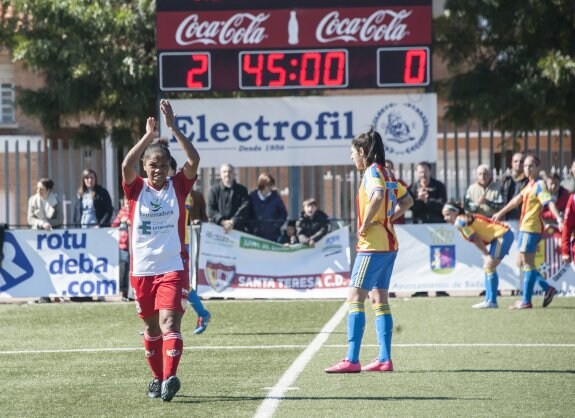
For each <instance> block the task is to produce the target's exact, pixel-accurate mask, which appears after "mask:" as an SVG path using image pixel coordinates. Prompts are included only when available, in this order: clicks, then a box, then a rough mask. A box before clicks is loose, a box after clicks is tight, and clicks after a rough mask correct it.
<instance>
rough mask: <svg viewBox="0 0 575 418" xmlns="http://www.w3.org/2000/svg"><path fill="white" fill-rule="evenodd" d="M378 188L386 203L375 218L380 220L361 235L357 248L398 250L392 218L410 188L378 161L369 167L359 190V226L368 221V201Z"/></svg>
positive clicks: (365, 249)
mask: <svg viewBox="0 0 575 418" xmlns="http://www.w3.org/2000/svg"><path fill="white" fill-rule="evenodd" d="M376 190H380V191H382V192H383V196H384V198H383V203H382V205H381V206H380V207H379V209H378V210H377V213H376V214H375V216H374V218H373V219H372V220H371V221H372V222H375V223H376V224H375V225H372V226H371V227H370V228H368V229H367V231H366V233H365V235H364V236H361V237H359V239H358V241H357V247H356V248H357V251H361V252H391V251H397V250H398V243H397V236H396V235H395V230H394V229H393V224H392V223H391V218H392V217H393V214H394V212H395V206H396V205H397V202H399V201H400V200H401V199H403V198H404V197H405V196H406V194H407V190H406V188H405V187H404V186H403V185H402V184H401V183H400V182H399V181H397V180H396V178H395V176H394V175H393V172H392V171H391V170H388V169H386V168H384V167H382V166H380V165H377V164H375V163H374V164H372V165H371V166H369V167H368V168H367V169H366V170H365V173H364V175H363V179H362V181H361V185H360V187H359V190H358V193H357V199H356V204H357V214H358V218H357V226H358V228H359V227H361V225H362V224H363V223H364V222H365V215H366V208H367V205H368V203H369V201H370V199H371V197H372V196H373V193H374V192H375V191H376Z"/></svg>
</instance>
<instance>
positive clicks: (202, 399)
mask: <svg viewBox="0 0 575 418" xmlns="http://www.w3.org/2000/svg"><path fill="white" fill-rule="evenodd" d="M265 399H277V400H281V401H283V402H289V401H378V402H381V401H489V400H491V398H454V397H448V396H290V397H285V398H283V397H270V398H267V397H265V396H191V395H176V397H175V398H174V400H177V401H180V402H183V403H210V402H238V401H249V402H252V401H258V402H259V401H263V400H265Z"/></svg>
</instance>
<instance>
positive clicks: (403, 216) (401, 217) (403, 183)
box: [385, 160, 408, 225]
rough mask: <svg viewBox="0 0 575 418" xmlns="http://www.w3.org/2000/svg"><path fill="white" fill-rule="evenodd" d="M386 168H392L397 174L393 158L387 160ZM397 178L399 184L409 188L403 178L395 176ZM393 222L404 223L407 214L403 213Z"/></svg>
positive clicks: (396, 223)
mask: <svg viewBox="0 0 575 418" xmlns="http://www.w3.org/2000/svg"><path fill="white" fill-rule="evenodd" d="M385 168H387V169H388V170H391V172H392V173H393V175H394V176H395V170H394V168H393V161H391V160H385ZM395 179H396V180H397V182H398V183H399V184H401V185H402V186H403V187H405V189H406V190H407V188H408V187H407V183H405V182H404V181H403V180H402V179H400V178H398V177H397V176H396V177H395ZM393 223H394V224H395V225H400V224H404V223H405V215H401V216H400V217H398V218H396V219H394V220H393Z"/></svg>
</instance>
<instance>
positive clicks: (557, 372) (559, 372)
mask: <svg viewBox="0 0 575 418" xmlns="http://www.w3.org/2000/svg"><path fill="white" fill-rule="evenodd" d="M394 373H406V374H410V373H536V374H546V373H550V374H575V370H481V369H478V370H471V369H461V370H402V371H397V372H394Z"/></svg>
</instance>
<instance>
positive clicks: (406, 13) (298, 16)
mask: <svg viewBox="0 0 575 418" xmlns="http://www.w3.org/2000/svg"><path fill="white" fill-rule="evenodd" d="M156 19H157V22H156V23H157V38H156V39H157V49H158V50H197V49H202V50H212V49H262V48H285V47H290V48H291V47H293V48H295V47H298V48H301V47H306V48H318V47H324V48H325V47H361V46H375V45H377V46H395V45H428V44H430V43H431V7H430V6H389V7H386V6H382V7H358V8H341V9H334V8H329V9H301V8H300V9H270V10H262V9H259V10H241V11H238V10H236V11H230V10H225V11H209V12H208V11H158V13H157V17H156Z"/></svg>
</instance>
